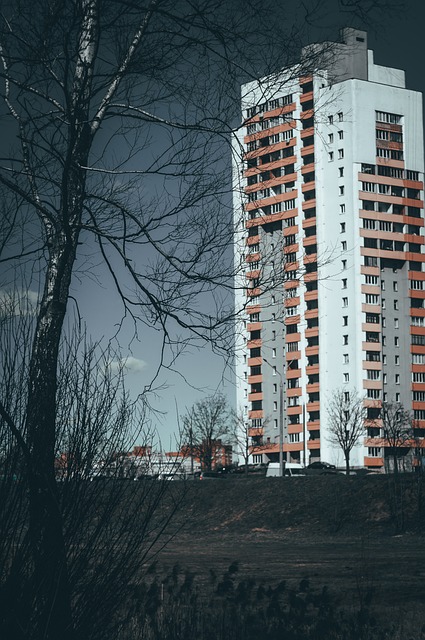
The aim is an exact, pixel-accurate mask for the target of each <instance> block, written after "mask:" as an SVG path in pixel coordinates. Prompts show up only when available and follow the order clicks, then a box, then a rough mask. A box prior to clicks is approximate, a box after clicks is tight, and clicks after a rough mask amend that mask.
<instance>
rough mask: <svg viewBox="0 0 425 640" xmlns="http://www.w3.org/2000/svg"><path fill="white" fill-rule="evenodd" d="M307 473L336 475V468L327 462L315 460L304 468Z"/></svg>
mask: <svg viewBox="0 0 425 640" xmlns="http://www.w3.org/2000/svg"><path fill="white" fill-rule="evenodd" d="M306 469H307V473H310V474H320V475H326V474H335V473H337V470H336V466H335V465H334V464H330V463H329V462H322V461H319V460H317V461H316V462H311V463H310V464H309V465H307V467H306Z"/></svg>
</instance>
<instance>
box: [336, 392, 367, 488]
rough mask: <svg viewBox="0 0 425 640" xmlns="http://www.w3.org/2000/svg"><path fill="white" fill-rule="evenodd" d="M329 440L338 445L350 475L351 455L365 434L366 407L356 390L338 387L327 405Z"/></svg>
mask: <svg viewBox="0 0 425 640" xmlns="http://www.w3.org/2000/svg"><path fill="white" fill-rule="evenodd" d="M327 412H328V425H329V436H328V440H329V442H331V443H332V444H334V445H336V446H338V447H339V448H340V449H341V450H342V452H343V454H344V459H345V472H346V474H347V476H348V475H350V455H351V452H352V450H353V448H354V447H355V446H356V444H357V443H358V442H359V441H360V439H361V438H362V436H364V434H365V425H364V421H365V418H366V415H367V411H366V408H365V407H364V405H363V398H361V397H360V396H359V395H358V393H357V392H356V391H345V390H343V389H337V390H336V391H335V392H334V394H333V396H332V398H331V399H330V401H329V402H328V405H327Z"/></svg>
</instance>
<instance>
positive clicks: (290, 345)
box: [286, 342, 298, 352]
mask: <svg viewBox="0 0 425 640" xmlns="http://www.w3.org/2000/svg"><path fill="white" fill-rule="evenodd" d="M286 351H288V352H290V351H298V342H287V343H286Z"/></svg>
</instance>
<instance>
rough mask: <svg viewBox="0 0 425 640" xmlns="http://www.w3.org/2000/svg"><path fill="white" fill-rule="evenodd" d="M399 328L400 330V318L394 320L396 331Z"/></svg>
mask: <svg viewBox="0 0 425 640" xmlns="http://www.w3.org/2000/svg"><path fill="white" fill-rule="evenodd" d="M398 328H399V321H398V318H394V329H398Z"/></svg>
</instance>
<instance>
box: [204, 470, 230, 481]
mask: <svg viewBox="0 0 425 640" xmlns="http://www.w3.org/2000/svg"><path fill="white" fill-rule="evenodd" d="M225 477H226V474H225V473H222V472H221V471H201V474H200V476H199V480H220V479H221V478H225Z"/></svg>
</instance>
